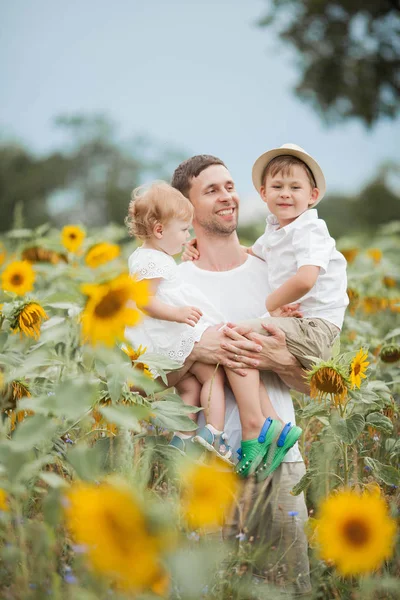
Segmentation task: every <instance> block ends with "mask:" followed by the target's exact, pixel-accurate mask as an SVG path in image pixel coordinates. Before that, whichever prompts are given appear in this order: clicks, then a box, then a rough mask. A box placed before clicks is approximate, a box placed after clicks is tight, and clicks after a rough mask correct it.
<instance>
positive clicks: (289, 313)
mask: <svg viewBox="0 0 400 600" xmlns="http://www.w3.org/2000/svg"><path fill="white" fill-rule="evenodd" d="M299 308H300V302H296V303H295V304H285V305H284V306H280V307H279V308H276V309H275V310H270V311H269V314H270V315H271V317H296V318H297V319H301V318H302V317H303V313H302V312H301V310H299Z"/></svg>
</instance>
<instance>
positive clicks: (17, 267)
mask: <svg viewBox="0 0 400 600" xmlns="http://www.w3.org/2000/svg"><path fill="white" fill-rule="evenodd" d="M34 281H35V271H34V270H33V267H32V265H31V264H30V263H29V262H28V261H26V260H16V261H14V262H12V263H10V264H9V265H8V266H7V267H6V268H5V269H4V271H3V273H2V275H1V287H2V288H3V290H4V291H6V292H14V294H17V295H18V296H23V295H24V294H26V293H27V292H30V291H31V290H32V288H33V284H34Z"/></svg>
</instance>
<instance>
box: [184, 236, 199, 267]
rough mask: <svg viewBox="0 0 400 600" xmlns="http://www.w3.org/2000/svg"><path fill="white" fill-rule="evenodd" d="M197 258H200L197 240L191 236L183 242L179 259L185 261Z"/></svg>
mask: <svg viewBox="0 0 400 600" xmlns="http://www.w3.org/2000/svg"><path fill="white" fill-rule="evenodd" d="M198 258H200V252H199V251H198V250H197V240H196V238H193V239H192V240H190V241H189V242H187V243H186V244H185V249H184V251H183V254H182V256H181V260H182V261H183V262H185V261H188V260H197V259H198Z"/></svg>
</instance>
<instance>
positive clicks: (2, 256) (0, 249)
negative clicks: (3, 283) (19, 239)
mask: <svg viewBox="0 0 400 600" xmlns="http://www.w3.org/2000/svg"><path fill="white" fill-rule="evenodd" d="M6 256H7V253H6V249H5V248H4V246H3V244H2V243H1V242H0V265H2V264H3V262H4V261H5V260H6Z"/></svg>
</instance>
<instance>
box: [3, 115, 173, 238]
mask: <svg viewBox="0 0 400 600" xmlns="http://www.w3.org/2000/svg"><path fill="white" fill-rule="evenodd" d="M55 124H56V126H57V127H59V128H62V129H63V130H64V131H65V134H66V138H65V141H64V143H63V145H62V148H61V149H60V150H59V151H56V152H51V153H49V154H48V155H45V156H42V157H37V156H35V155H34V154H33V153H32V152H31V151H30V150H29V149H27V148H24V147H23V146H21V145H16V144H13V143H6V142H3V143H2V144H0V203H1V206H2V208H3V207H4V210H3V218H2V221H1V223H0V231H7V230H8V229H10V227H11V226H12V224H13V218H14V213H15V211H16V207H22V214H23V217H24V221H25V226H26V227H29V228H30V227H36V226H38V225H40V224H41V223H43V222H44V221H51V222H53V223H54V224H57V225H60V224H64V223H66V222H71V221H77V222H82V223H83V224H86V225H90V226H102V225H106V224H109V223H112V222H114V223H118V224H123V222H124V218H125V216H126V214H127V208H128V203H129V199H130V194H131V191H132V189H133V188H134V187H136V186H138V185H140V184H141V183H143V182H144V181H146V180H147V181H148V180H152V179H155V178H161V179H169V177H170V174H171V173H172V171H173V169H174V168H175V166H176V165H177V164H178V163H179V162H181V160H183V157H182V154H181V153H180V152H179V151H177V150H174V149H173V148H170V147H168V149H167V150H165V149H164V148H163V147H160V146H159V144H157V143H155V142H153V141H151V140H148V139H147V138H144V137H140V136H136V137H134V138H133V139H131V140H127V141H126V140H121V139H119V138H118V137H117V135H116V127H115V126H114V124H113V123H112V122H111V121H110V120H109V119H108V118H106V117H104V116H102V115H94V116H87V115H72V116H60V117H58V118H57V119H56V123H55Z"/></svg>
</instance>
